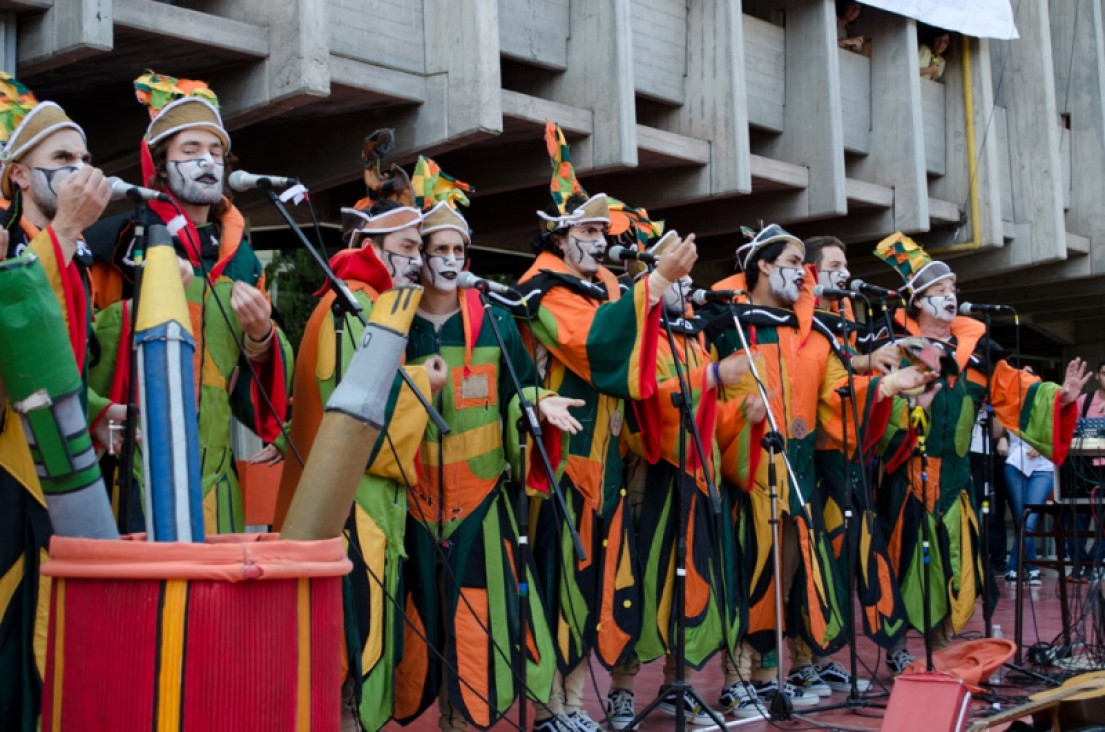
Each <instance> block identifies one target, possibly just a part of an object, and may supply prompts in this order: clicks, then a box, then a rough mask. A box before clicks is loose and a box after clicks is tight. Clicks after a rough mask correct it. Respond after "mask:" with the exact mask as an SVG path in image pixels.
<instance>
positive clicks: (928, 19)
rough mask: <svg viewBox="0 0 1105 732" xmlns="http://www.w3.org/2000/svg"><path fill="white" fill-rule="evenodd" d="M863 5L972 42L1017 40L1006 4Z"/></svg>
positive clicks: (887, 0)
mask: <svg viewBox="0 0 1105 732" xmlns="http://www.w3.org/2000/svg"><path fill="white" fill-rule="evenodd" d="M863 4H864V5H870V6H871V7H875V8H882V9H883V10H887V11H889V12H891V13H894V14H896V15H904V16H906V17H907V18H913V19H914V20H919V21H921V22H922V23H928V24H929V25H933V26H936V27H937V28H944V29H946V30H951V31H956V32H958V33H962V34H964V35H968V36H974V37H975V38H998V39H1000V40H1003V41H1008V40H1012V39H1014V38H1019V37H1020V36H1019V35H1018V34H1017V26H1016V24H1015V23H1014V22H1013V9H1012V8H1011V7H1010V6H1009V0H970V1H969V2H967V1H966V0H863Z"/></svg>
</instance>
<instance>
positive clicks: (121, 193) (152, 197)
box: [107, 175, 173, 203]
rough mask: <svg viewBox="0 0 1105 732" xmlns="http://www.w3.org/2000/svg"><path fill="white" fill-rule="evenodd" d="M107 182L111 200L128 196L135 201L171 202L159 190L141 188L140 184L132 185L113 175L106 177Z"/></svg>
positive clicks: (118, 199)
mask: <svg viewBox="0 0 1105 732" xmlns="http://www.w3.org/2000/svg"><path fill="white" fill-rule="evenodd" d="M107 184H108V185H109V186H111V200H112V201H121V200H123V199H124V198H129V199H130V200H132V201H135V202H138V203H140V202H142V201H165V202H166V203H170V202H172V200H173V199H171V198H169V197H168V196H167V195H165V194H164V193H162V192H161V191H155V190H153V189H152V188H143V187H142V186H132V185H131V184H130V183H127V182H126V181H125V180H122V179H121V178H116V177H115V176H114V175H113V176H110V177H108V179H107Z"/></svg>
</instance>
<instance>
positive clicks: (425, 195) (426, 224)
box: [411, 156, 475, 245]
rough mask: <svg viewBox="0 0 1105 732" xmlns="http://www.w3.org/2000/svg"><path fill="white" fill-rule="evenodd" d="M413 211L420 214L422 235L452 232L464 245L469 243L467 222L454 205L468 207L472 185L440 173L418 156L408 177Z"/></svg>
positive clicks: (438, 167)
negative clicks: (445, 230)
mask: <svg viewBox="0 0 1105 732" xmlns="http://www.w3.org/2000/svg"><path fill="white" fill-rule="evenodd" d="M411 189H412V190H413V191H414V205H415V208H417V209H419V210H420V211H422V236H429V235H430V234H432V233H434V232H435V231H441V230H443V229H453V230H454V231H459V232H460V234H461V236H463V237H464V243H465V244H466V245H467V244H471V243H472V234H471V231H470V230H469V228H468V222H467V221H466V220H465V219H464V217H463V216H461V215H460V212H459V211H457V206H467V205H468V203H469V202H468V195H467V194H469V193H474V192H475V191H474V190H473V188H472V186H470V185H468V184H467V183H465V182H464V181H459V180H457V179H456V178H454V177H452V176H451V175H448V174H447V173H444V172H443V171H442V170H441V167H440V166H439V165H438V164H437V163H435V162H434V161H433V160H431V159H430V158H427V157H425V156H419V158H418V162H417V163H415V166H414V176H412V177H411Z"/></svg>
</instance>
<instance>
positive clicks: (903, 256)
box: [875, 231, 955, 302]
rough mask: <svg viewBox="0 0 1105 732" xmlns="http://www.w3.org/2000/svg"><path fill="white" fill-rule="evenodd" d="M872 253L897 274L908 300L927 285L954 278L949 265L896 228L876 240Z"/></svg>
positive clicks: (911, 299)
mask: <svg viewBox="0 0 1105 732" xmlns="http://www.w3.org/2000/svg"><path fill="white" fill-rule="evenodd" d="M875 256H876V257H878V258H879V259H881V260H882V261H884V262H886V263H887V264H889V265H890V266H891V267H892V268H893V269H894V271H895V272H897V273H898V274H899V275H900V276H901V278H902V281H903V282H905V287H904V288H903V289H904V290H905V291H906V292H908V293H909V300H910V302H913V298H914V297H916V296H917V295H918V294H919V293H920V292H921V291H922V290H924V289H925V288H927V287H928V286H929V285H933V284H935V283H937V282H939V281H940V280H946V279H951V280H952V281H954V280H955V273H954V272H952V270H951V267H949V266H948V265H947V264H946V263H944V262H941V261H939V260H936V259H933V258H932V257H930V256H929V255H928V253H927V252H925V250H924V248H923V247H922V246H921V245H920V244H918V243H917V242H915V241H913V240H912V239H910V238H909V237H908V236H906V235H905V234H903V233H902V232H900V231H895V232H894V233H893V234H891V235H890V236H888V237H886V238H885V239H883V240H882V241H880V242H879V244H878V246H876V247H875Z"/></svg>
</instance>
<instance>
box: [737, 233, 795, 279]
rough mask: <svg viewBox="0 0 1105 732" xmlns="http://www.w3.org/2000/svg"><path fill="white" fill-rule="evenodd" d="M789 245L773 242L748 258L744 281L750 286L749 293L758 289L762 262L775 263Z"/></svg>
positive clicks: (786, 242) (783, 242) (781, 241)
mask: <svg viewBox="0 0 1105 732" xmlns="http://www.w3.org/2000/svg"><path fill="white" fill-rule="evenodd" d="M789 243H790V242H788V241H783V240H780V241H773V242H771V243H770V244H768V245H766V246H764V247H763V248H761V249H760V250H759V251H758V252H756V253H755V254H753V255H752V256H751V257H749V258H748V262H747V263H746V264H745V266H744V281H745V282H746V283H747V284H748V290H749V292H751V291H752V290H754V289H756V283H757V282H758V281H759V279H760V268H759V267H758V266H757V265H758V264H759V262H760V260H761V259H765V260H767V261H768V262H774V261H775V260H776V259H778V258H779V255H781V254H782V253H783V250H784V249H786V248H787V244H789Z"/></svg>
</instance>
